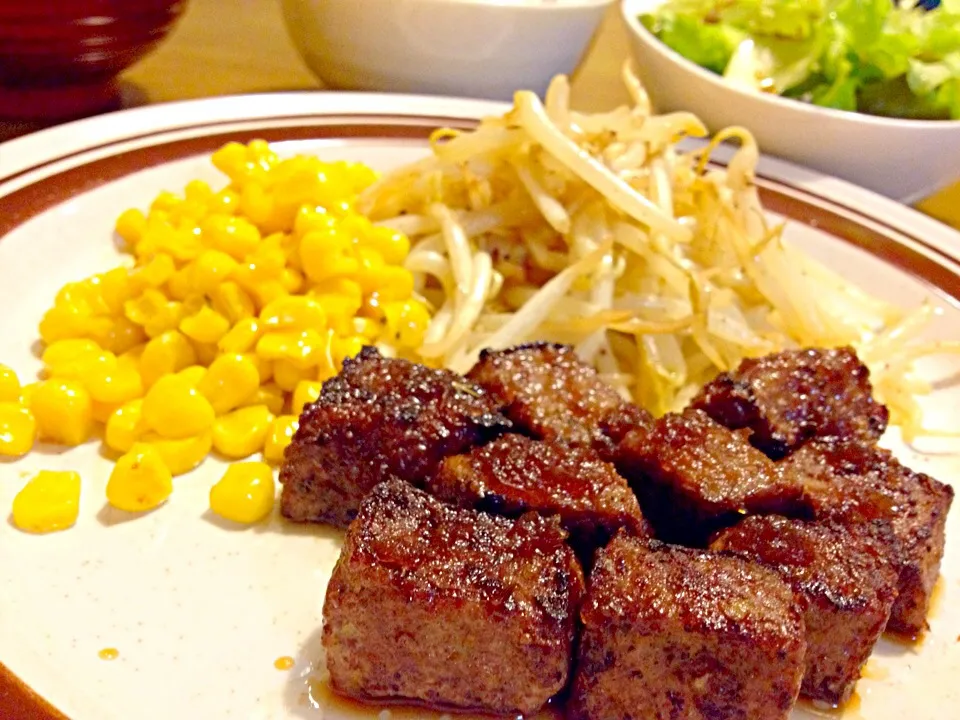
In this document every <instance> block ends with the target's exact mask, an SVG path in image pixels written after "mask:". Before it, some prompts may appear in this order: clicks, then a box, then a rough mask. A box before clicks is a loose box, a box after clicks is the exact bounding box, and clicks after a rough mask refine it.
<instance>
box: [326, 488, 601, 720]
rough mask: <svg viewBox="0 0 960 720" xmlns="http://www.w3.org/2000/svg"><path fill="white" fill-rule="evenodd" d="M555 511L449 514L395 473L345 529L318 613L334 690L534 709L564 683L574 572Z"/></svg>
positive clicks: (575, 592)
mask: <svg viewBox="0 0 960 720" xmlns="http://www.w3.org/2000/svg"><path fill="white" fill-rule="evenodd" d="M565 537H566V533H565V532H564V531H563V530H562V529H561V528H560V525H559V522H558V521H557V520H556V518H553V519H545V518H542V517H540V516H537V515H534V514H529V515H525V516H523V517H521V518H520V519H518V520H510V519H507V518H502V517H496V516H493V515H486V514H484V513H479V512H475V511H472V510H462V509H457V508H452V507H450V506H448V505H445V504H443V503H441V502H440V501H439V500H437V499H435V498H433V497H431V496H429V495H427V494H426V493H424V492H423V491H421V490H418V489H416V488H414V487H413V486H412V485H410V484H409V483H405V482H402V481H399V480H391V481H388V482H386V483H383V484H381V485H378V486H377V487H376V488H375V489H374V490H373V492H372V493H371V494H370V495H369V496H368V498H367V500H366V501H364V503H363V505H362V506H361V509H360V512H359V514H358V516H357V518H356V520H355V521H354V522H353V523H352V524H351V525H350V528H349V529H348V530H347V535H346V539H345V541H344V545H343V550H342V552H341V555H340V559H339V561H338V562H337V565H336V568H335V569H334V571H333V576H332V577H331V579H330V584H329V586H328V589H327V596H326V601H325V603H324V608H323V617H324V623H325V624H324V629H323V645H324V648H325V650H326V657H327V668H328V670H329V672H330V680H331V684H332V686H333V688H334V689H335V690H336V691H337V692H340V693H342V694H344V695H348V696H350V697H354V698H358V699H365V700H377V699H380V700H385V699H395V700H405V701H408V702H415V703H426V704H428V705H431V706H444V707H452V708H462V709H472V710H478V711H485V712H490V713H511V714H517V713H523V714H527V713H534V712H536V711H537V710H538V709H540V708H541V707H542V706H543V705H544V704H545V703H546V702H547V701H548V700H549V699H550V698H551V697H552V696H553V695H555V694H556V693H558V692H559V691H560V690H561V689H562V688H563V687H564V686H565V685H566V683H567V679H568V676H569V672H570V666H571V658H572V652H573V644H574V635H575V621H576V608H577V606H578V604H579V601H580V600H581V597H582V592H583V574H582V571H581V569H580V566H579V564H578V562H577V560H576V557H575V556H574V554H573V551H572V550H571V549H570V548H569V547H568V546H567V545H566V544H565V542H564V540H565Z"/></svg>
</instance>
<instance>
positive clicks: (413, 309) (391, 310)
mask: <svg viewBox="0 0 960 720" xmlns="http://www.w3.org/2000/svg"><path fill="white" fill-rule="evenodd" d="M383 316H384V318H385V319H386V321H387V323H386V328H385V331H386V335H387V340H388V342H391V343H395V344H397V345H399V346H401V347H405V348H416V347H419V346H420V345H421V344H422V343H423V336H424V334H425V333H426V332H427V327H428V326H429V325H430V313H428V312H427V308H426V307H424V305H423V303H421V302H417V301H416V300H403V301H399V302H385V303H384V304H383Z"/></svg>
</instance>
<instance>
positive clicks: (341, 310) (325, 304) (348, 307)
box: [314, 294, 363, 335]
mask: <svg viewBox="0 0 960 720" xmlns="http://www.w3.org/2000/svg"><path fill="white" fill-rule="evenodd" d="M314 297H315V298H316V302H318V303H319V304H320V306H321V307H322V308H323V309H324V311H325V312H326V313H327V318H328V322H329V325H330V327H332V328H333V329H334V330H336V332H337V334H339V335H346V334H347V333H349V332H350V331H351V330H352V329H353V319H354V317H355V316H356V314H357V312H358V311H359V310H360V307H361V306H362V302H363V301H362V300H361V298H359V297H356V298H354V297H352V296H350V295H338V294H322V295H320V294H318V295H315V296H314Z"/></svg>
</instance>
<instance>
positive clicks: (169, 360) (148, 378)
mask: <svg viewBox="0 0 960 720" xmlns="http://www.w3.org/2000/svg"><path fill="white" fill-rule="evenodd" d="M196 362H197V352H196V350H194V348H193V344H192V343H191V342H190V341H189V340H188V339H187V338H186V337H185V336H184V335H183V334H182V333H180V332H178V331H176V330H171V331H169V332H165V333H163V334H162V335H158V336H157V337H155V338H153V339H152V340H151V341H150V342H148V343H147V346H146V347H145V348H144V350H143V355H142V356H141V357H140V375H141V377H142V378H143V384H144V387H150V386H151V385H153V384H154V383H155V382H156V381H157V380H159V379H160V378H161V377H163V376H164V375H169V374H171V373H175V372H179V371H180V370H183V369H184V368H185V367H189V366H190V365H193V364H195V363H196Z"/></svg>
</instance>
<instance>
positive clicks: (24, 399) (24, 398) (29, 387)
mask: <svg viewBox="0 0 960 720" xmlns="http://www.w3.org/2000/svg"><path fill="white" fill-rule="evenodd" d="M38 387H40V383H38V382H32V383H27V384H26V385H24V386H23V387H22V388H20V404H21V405H23V406H24V407H30V403H31V402H33V393H34V392H35V391H36V389H37V388H38Z"/></svg>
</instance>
